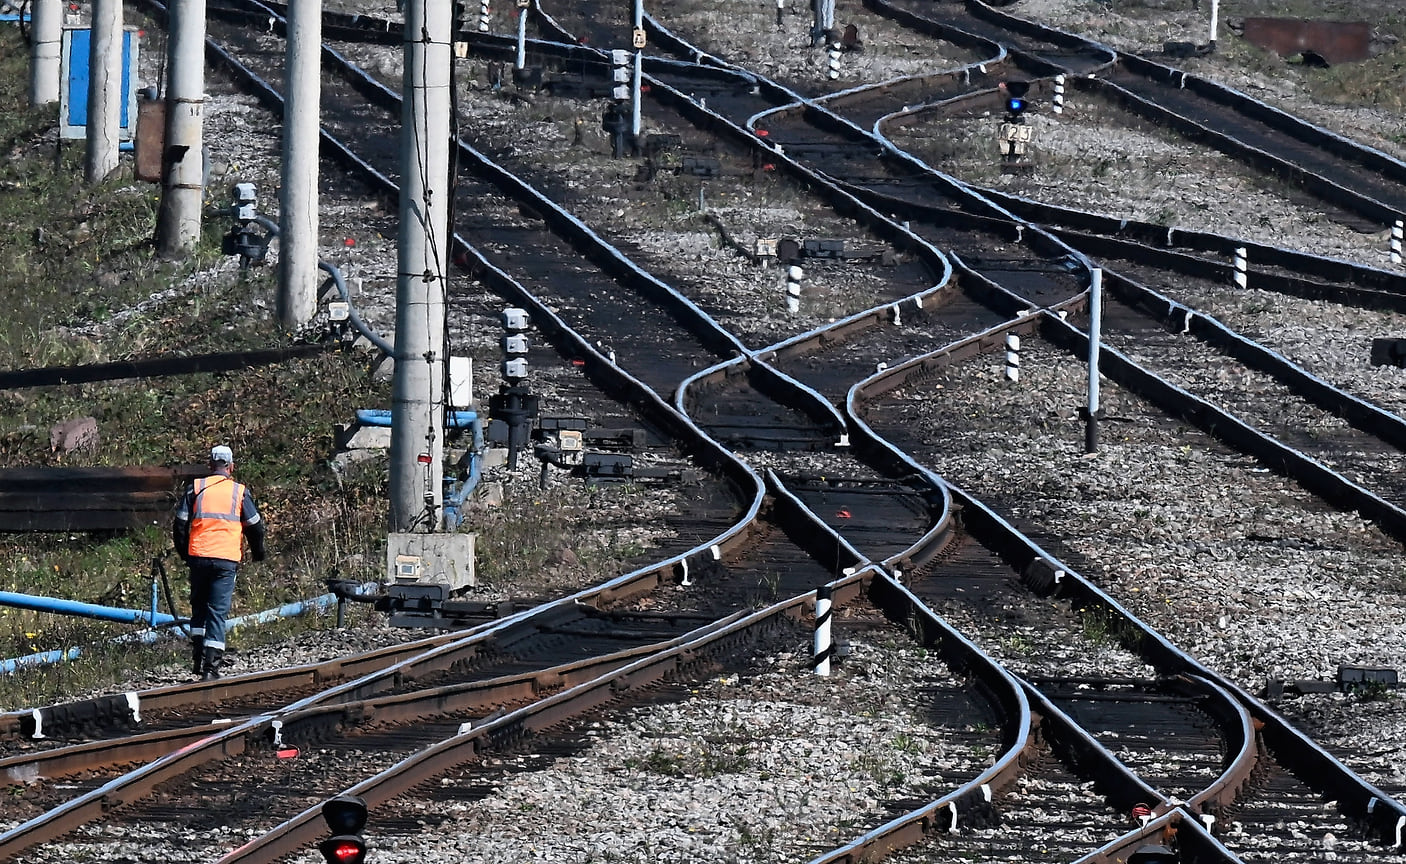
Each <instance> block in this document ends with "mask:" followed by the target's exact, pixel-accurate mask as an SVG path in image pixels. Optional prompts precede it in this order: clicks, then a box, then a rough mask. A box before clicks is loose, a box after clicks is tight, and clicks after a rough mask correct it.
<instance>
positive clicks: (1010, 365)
mask: <svg viewBox="0 0 1406 864" xmlns="http://www.w3.org/2000/svg"><path fill="white" fill-rule="evenodd" d="M1006 380H1007V381H1009V382H1011V383H1012V384H1015V383H1016V382H1018V381H1020V337H1019V336H1017V335H1015V334H1014V333H1007V334H1006Z"/></svg>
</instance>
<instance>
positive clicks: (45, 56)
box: [29, 0, 63, 105]
mask: <svg viewBox="0 0 1406 864" xmlns="http://www.w3.org/2000/svg"><path fill="white" fill-rule="evenodd" d="M29 26H30V34H31V37H32V38H33V40H34V41H33V42H32V43H31V44H30V48H29V104H30V105H48V104H49V103H50V102H57V101H59V39H60V38H62V36H63V2H62V0H34V2H33V3H32V4H31V5H30V13H29Z"/></svg>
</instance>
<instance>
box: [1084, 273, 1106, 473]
mask: <svg viewBox="0 0 1406 864" xmlns="http://www.w3.org/2000/svg"><path fill="white" fill-rule="evenodd" d="M1102 326H1103V270H1102V269H1101V268H1099V267H1095V268H1094V269H1093V270H1092V271H1091V272H1090V279H1089V404H1088V405H1087V406H1086V408H1085V410H1086V411H1087V412H1088V416H1087V417H1086V418H1085V422H1084V452H1085V453H1097V452H1098V354H1099V330H1100V329H1101V328H1102Z"/></svg>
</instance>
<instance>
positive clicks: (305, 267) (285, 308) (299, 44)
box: [278, 0, 322, 330]
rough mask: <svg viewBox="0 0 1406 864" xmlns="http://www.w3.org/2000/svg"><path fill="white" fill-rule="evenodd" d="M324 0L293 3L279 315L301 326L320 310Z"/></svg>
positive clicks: (285, 121) (281, 205)
mask: <svg viewBox="0 0 1406 864" xmlns="http://www.w3.org/2000/svg"><path fill="white" fill-rule="evenodd" d="M321 60H322V0H292V2H291V3H289V4H288V48H287V60H286V65H287V69H288V72H287V81H286V85H285V87H284V90H285V92H286V93H287V96H286V97H285V98H284V102H283V169H282V179H283V187H282V191H281V193H280V194H281V196H282V200H281V201H280V202H279V210H278V221H279V234H278V236H279V243H278V320H279V322H280V323H282V324H283V326H284V327H285V328H287V329H289V330H296V329H298V328H299V327H302V326H303V325H304V324H306V323H307V322H308V321H309V320H311V319H312V316H313V313H314V312H316V311H317V286H318V284H319V282H320V280H319V277H318V270H317V231H318V219H317V154H318V144H319V129H320V126H321V124H320V116H321V104H320V103H321V99H322V74H321V73H322V63H321Z"/></svg>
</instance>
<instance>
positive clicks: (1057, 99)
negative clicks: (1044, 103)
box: [1053, 75, 1064, 114]
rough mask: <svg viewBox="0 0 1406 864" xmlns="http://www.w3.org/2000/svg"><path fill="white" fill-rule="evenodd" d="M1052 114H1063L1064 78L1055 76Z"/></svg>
mask: <svg viewBox="0 0 1406 864" xmlns="http://www.w3.org/2000/svg"><path fill="white" fill-rule="evenodd" d="M1053 110H1054V113H1056V114H1063V113H1064V76H1063V75H1056V76H1055V79H1054V108H1053Z"/></svg>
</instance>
